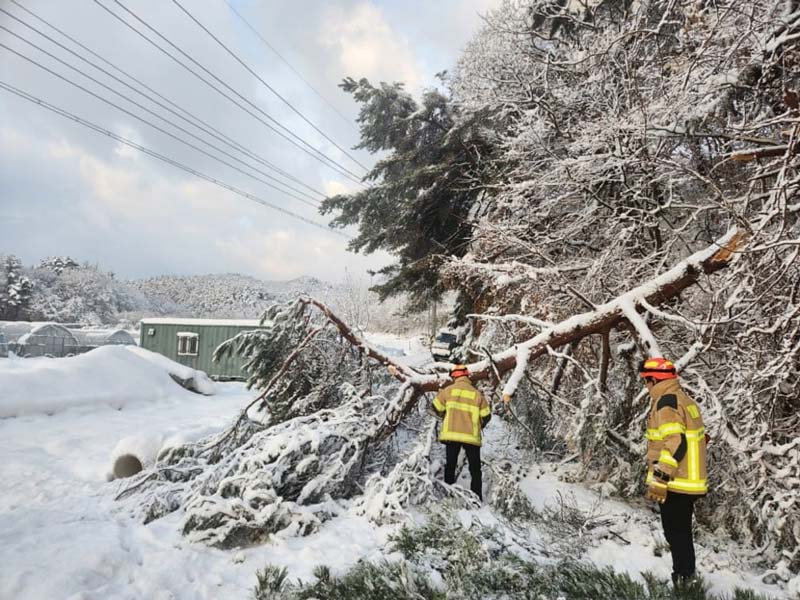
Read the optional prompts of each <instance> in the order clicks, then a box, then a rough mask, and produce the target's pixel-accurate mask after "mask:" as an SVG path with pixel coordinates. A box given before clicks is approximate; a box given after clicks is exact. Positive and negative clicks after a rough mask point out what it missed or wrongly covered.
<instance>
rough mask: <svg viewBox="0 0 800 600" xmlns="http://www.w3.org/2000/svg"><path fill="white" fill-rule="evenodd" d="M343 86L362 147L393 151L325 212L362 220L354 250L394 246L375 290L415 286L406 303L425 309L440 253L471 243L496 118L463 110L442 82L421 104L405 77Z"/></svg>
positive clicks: (433, 293)
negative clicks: (354, 107)
mask: <svg viewBox="0 0 800 600" xmlns="http://www.w3.org/2000/svg"><path fill="white" fill-rule="evenodd" d="M442 77H443V75H442ZM340 87H342V89H344V90H345V91H346V92H348V93H350V94H352V95H353V98H354V99H355V100H356V102H358V103H359V104H360V105H361V111H360V115H359V117H358V121H359V123H360V125H361V143H360V144H359V145H358V146H357V148H362V149H366V150H369V151H370V152H372V153H374V154H378V153H388V154H386V155H385V156H382V158H381V159H380V160H379V161H378V162H377V164H376V165H375V166H374V167H373V169H372V170H371V171H370V172H369V173H368V174H367V176H366V178H365V179H366V181H367V182H369V183H370V185H369V186H368V187H366V188H364V189H360V190H358V191H356V192H353V193H350V194H340V195H338V196H334V197H332V198H328V199H327V200H325V202H323V205H322V212H323V213H336V218H335V219H334V220H333V225H335V226H339V227H345V226H348V225H358V227H359V233H358V235H357V236H356V238H355V239H354V240H353V241H352V242H351V243H350V249H351V250H354V251H356V252H359V251H363V252H365V253H371V252H374V251H376V250H386V251H389V252H391V253H393V254H395V255H396V256H397V257H398V261H397V262H396V263H395V264H392V265H390V266H388V267H386V268H384V269H382V270H381V271H380V273H381V274H382V275H384V276H386V277H387V279H386V281H385V282H384V283H382V284H380V285H378V286H375V288H374V290H375V291H376V292H377V293H378V294H379V296H380V298H381V299H385V298H387V297H390V296H394V295H397V294H400V293H404V292H408V293H409V295H410V300H409V305H408V307H407V308H408V309H409V310H410V311H413V310H420V309H422V308H425V307H426V306H427V304H428V303H429V302H430V301H432V300H435V299H438V298H439V297H440V296H441V294H442V292H443V291H444V288H443V285H442V283H441V280H440V278H439V274H438V267H439V266H440V264H441V260H437V259H441V258H445V257H450V256H463V255H464V254H465V253H466V251H467V248H468V246H469V242H470V240H471V237H472V225H471V222H470V221H471V215H472V214H474V211H475V208H476V204H477V203H478V201H479V200H480V199H481V198H482V197H483V194H484V192H485V185H484V181H485V180H486V174H487V172H488V171H489V170H490V169H491V164H492V162H491V160H488V159H491V148H492V145H491V144H490V141H489V139H488V138H487V135H486V131H488V128H487V129H484V125H485V124H486V122H487V121H488V120H489V116H488V115H487V114H486V113H482V112H477V113H471V114H470V115H468V116H464V115H462V114H461V113H460V111H459V110H458V108H457V107H456V106H455V105H454V104H453V102H452V99H451V98H450V97H448V96H447V95H445V94H444V93H442V92H440V91H438V90H435V89H432V90H427V91H426V92H424V93H423V94H422V98H421V99H420V101H419V102H417V101H416V100H415V99H414V98H413V97H412V96H411V94H410V93H408V92H407V91H405V89H404V87H403V84H402V83H393V84H387V83H381V84H380V85H378V86H375V85H372V84H371V83H370V82H369V81H367V80H366V79H361V80H360V81H355V80H354V79H351V78H348V79H345V80H344V82H343V83H342V84H341V86H340Z"/></svg>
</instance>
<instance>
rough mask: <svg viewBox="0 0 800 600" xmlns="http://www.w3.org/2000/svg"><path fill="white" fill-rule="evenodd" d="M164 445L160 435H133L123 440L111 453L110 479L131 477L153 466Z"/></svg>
mask: <svg viewBox="0 0 800 600" xmlns="http://www.w3.org/2000/svg"><path fill="white" fill-rule="evenodd" d="M163 443H164V438H163V436H160V435H159V436H153V435H133V436H129V437H126V438H122V439H121V440H120V441H119V442H117V445H116V446H115V447H114V450H113V451H112V452H111V473H110V476H109V479H121V478H123V477H131V476H132V475H136V474H137V473H139V472H140V471H141V470H142V469H145V468H147V467H149V466H151V465H153V464H154V463H155V462H156V457H157V456H158V452H159V450H161V446H162V444H163Z"/></svg>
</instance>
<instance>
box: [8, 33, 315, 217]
mask: <svg viewBox="0 0 800 600" xmlns="http://www.w3.org/2000/svg"><path fill="white" fill-rule="evenodd" d="M0 29H4V30H5V31H9V30H8V29H6V28H5V27H4V26H2V25H0ZM9 33H12V34H13V32H11V31H9ZM13 35H16V34H13ZM17 37H19V36H17ZM23 41H26V42H27V40H24V39H23ZM27 43H30V44H31V45H33V46H34V47H37V48H38V46H36V45H35V44H33V43H31V42H27ZM0 48H5V49H6V50H8V51H9V52H11V53H13V54H16V55H17V56H18V57H20V58H21V59H23V60H26V61H28V62H29V63H31V64H33V65H35V66H37V67H39V68H40V69H42V70H43V71H46V72H48V73H50V74H51V75H53V76H54V77H57V78H58V79H61V80H62V81H65V82H66V83H68V84H70V85H71V86H73V87H76V88H78V89H79V90H81V91H83V92H85V93H86V94H89V95H90V96H92V97H94V98H97V99H98V100H100V101H101V102H104V103H105V104H108V105H109V106H111V107H113V108H116V109H117V110H119V111H121V112H123V113H125V114H126V115H128V116H130V117H133V118H134V119H136V120H138V121H141V122H142V123H144V124H145V125H149V126H150V127H152V128H153V129H155V130H156V131H160V132H161V133H163V134H164V135H166V136H168V137H171V138H172V139H174V140H176V141H178V142H180V143H181V144H184V145H186V146H188V147H190V148H192V149H193V150H196V151H197V152H200V153H201V154H204V155H205V156H207V157H209V158H211V159H212V160H216V161H217V162H219V163H222V164H223V165H226V166H227V167H230V168H231V169H233V170H235V171H238V172H239V173H241V174H243V175H245V176H247V177H250V178H251V179H254V180H256V181H259V182H261V183H263V184H264V185H266V186H267V187H270V188H272V189H274V190H277V191H279V192H281V193H283V194H286V195H287V196H289V197H290V198H294V199H295V200H299V201H300V202H303V203H305V204H308V205H310V206H311V207H313V208H318V207H319V206H318V204H312V203H311V202H310V201H308V200H306V199H305V198H303V197H301V196H296V195H294V194H292V193H291V192H287V191H286V190H284V189H281V188H279V187H277V186H276V185H274V184H272V183H270V182H269V181H267V180H265V179H261V178H260V177H257V176H256V175H253V174H251V173H248V172H247V171H244V170H242V169H240V168H239V167H237V166H235V165H232V164H231V163H229V162H228V161H226V160H223V159H221V158H219V157H217V156H214V155H213V154H211V153H209V152H206V151H205V150H203V149H202V148H200V147H199V146H195V145H194V144H192V143H191V142H187V141H186V140H184V139H182V138H180V137H179V136H177V135H175V134H173V133H171V132H170V131H167V130H166V129H164V128H163V127H159V126H158V125H156V124H154V123H152V122H151V121H148V120H147V119H145V118H143V117H141V116H139V115H137V114H136V113H133V112H131V111H129V110H128V109H126V108H123V107H122V106H120V105H119V104H115V103H114V102H112V101H111V100H108V99H107V98H103V97H102V96H100V95H99V94H95V93H94V92H93V91H91V90H90V89H88V88H86V87H84V86H82V85H80V84H79V83H75V82H74V81H72V80H70V79H68V78H67V77H64V76H63V75H61V74H59V73H56V72H55V71H53V70H52V69H50V68H48V67H46V66H44V65H43V64H41V63H40V62H37V61H36V60H34V59H32V58H30V57H29V56H25V55H24V54H22V53H21V52H17V51H16V50H14V49H13V48H11V47H9V46H6V45H5V44H3V43H2V42H0ZM40 50H41V49H40ZM41 52H43V53H44V54H47V55H48V56H50V57H51V58H54V59H55V60H57V61H59V62H61V63H62V64H65V65H67V66H68V67H69V66H70V65H69V64H67V63H64V61H62V60H60V59H59V58H56V57H54V56H53V55H52V54H50V53H49V52H47V51H45V50H41ZM71 68H74V67H71ZM75 70H76V71H78V72H79V73H81V71H80V70H79V69H75ZM81 74H83V73H81ZM83 75H84V77H86V78H88V79H90V80H92V81H94V82H95V83H97V84H98V85H101V86H103V87H105V88H107V89H109V90H111V91H112V92H115V93H119V92H116V91H115V90H113V89H112V88H109V87H108V86H105V85H104V84H103V83H100V82H98V81H97V80H96V79H94V78H93V77H91V76H89V75H86V74H83ZM123 98H124V96H123ZM128 102H131V103H132V104H135V105H136V106H138V107H139V108H141V109H143V110H145V111H148V112H150V113H152V114H155V113H153V112H152V111H150V110H149V109H147V108H146V107H144V106H142V105H141V104H139V103H138V102H135V101H134V100H128ZM156 116H157V117H158V116H159V115H157V114H156ZM173 127H175V128H177V129H180V130H181V131H183V132H184V133H187V134H189V135H194V134H192V133H190V132H188V131H186V130H185V129H183V128H182V127H180V126H178V125H173ZM194 137H197V136H194ZM198 139H199V138H198ZM201 141H203V140H201ZM222 152H223V153H225V152H224V151H222ZM225 154H227V153H225ZM228 156H230V155H229V154H228ZM234 158H235V157H234ZM245 165H246V166H249V165H247V163H245ZM250 168H252V167H250ZM267 177H270V176H269V175H267ZM272 179H274V177H273V178H272ZM278 183H281V182H278ZM282 185H285V184H282Z"/></svg>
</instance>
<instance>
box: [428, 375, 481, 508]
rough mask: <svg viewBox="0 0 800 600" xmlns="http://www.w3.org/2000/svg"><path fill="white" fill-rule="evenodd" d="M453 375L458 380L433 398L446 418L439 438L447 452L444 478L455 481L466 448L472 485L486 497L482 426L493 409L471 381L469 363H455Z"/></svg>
mask: <svg viewBox="0 0 800 600" xmlns="http://www.w3.org/2000/svg"><path fill="white" fill-rule="evenodd" d="M450 376H451V377H452V378H453V379H454V380H455V382H454V383H453V384H451V385H448V386H447V387H445V388H442V390H441V391H440V392H439V393H438V394H437V395H436V398H435V399H434V401H433V408H434V410H435V411H436V413H437V414H438V415H439V416H440V417H443V418H444V422H443V423H442V429H441V431H440V433H439V440H440V441H442V442H444V444H445V447H446V454H447V462H446V463H445V467H444V481H445V483H455V482H456V463H457V462H458V455H459V453H460V452H461V449H462V448H463V449H464V452H465V453H466V455H467V461H468V462H469V474H470V476H471V477H472V482H471V485H470V489H471V490H472V491H473V492H475V493H476V494H477V495H478V498H481V499H483V493H482V492H483V485H482V482H481V430H482V429H483V428H484V427H485V426H486V424H487V423H488V422H489V420H490V419H491V418H492V412H491V410H490V409H489V404H488V403H487V402H486V398H484V397H483V394H481V393H480V392H479V391H478V390H477V389H475V387H474V386H473V385H472V382H471V381H470V379H469V371H468V370H467V367H465V366H464V365H455V366H454V367H453V368H452V369H450Z"/></svg>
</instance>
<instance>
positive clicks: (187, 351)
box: [178, 331, 199, 356]
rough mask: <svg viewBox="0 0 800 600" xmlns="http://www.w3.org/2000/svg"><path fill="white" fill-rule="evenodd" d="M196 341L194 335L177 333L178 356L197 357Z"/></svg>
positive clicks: (195, 335) (196, 337)
mask: <svg viewBox="0 0 800 600" xmlns="http://www.w3.org/2000/svg"><path fill="white" fill-rule="evenodd" d="M198 341H199V336H198V335H197V334H196V333H188V332H183V331H182V332H178V356H197V348H198Z"/></svg>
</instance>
